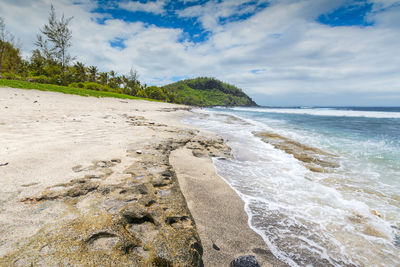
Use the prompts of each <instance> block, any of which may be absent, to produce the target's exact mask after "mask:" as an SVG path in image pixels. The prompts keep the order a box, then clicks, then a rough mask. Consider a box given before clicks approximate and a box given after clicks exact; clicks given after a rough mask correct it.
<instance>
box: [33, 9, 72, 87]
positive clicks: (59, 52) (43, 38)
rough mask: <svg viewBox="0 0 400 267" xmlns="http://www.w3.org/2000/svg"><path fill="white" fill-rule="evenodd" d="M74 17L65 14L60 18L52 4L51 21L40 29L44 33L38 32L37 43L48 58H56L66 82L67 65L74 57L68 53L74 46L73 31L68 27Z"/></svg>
mask: <svg viewBox="0 0 400 267" xmlns="http://www.w3.org/2000/svg"><path fill="white" fill-rule="evenodd" d="M72 18H73V17H69V18H65V16H64V14H63V15H62V17H61V19H60V20H58V19H57V16H56V11H55V9H54V7H53V5H51V8H50V13H49V23H48V24H45V25H44V27H43V28H42V29H41V30H40V32H41V33H42V34H43V35H40V34H38V36H37V41H36V43H35V44H36V45H37V46H38V47H39V49H40V50H41V51H42V54H43V55H44V56H45V57H47V59H55V60H56V61H57V63H59V64H60V65H61V73H62V79H63V82H64V74H65V67H66V66H67V65H68V64H69V62H70V61H71V60H73V59H74V58H73V57H72V56H71V55H70V54H69V53H68V48H70V47H71V46H72V43H71V38H72V31H71V30H70V29H69V28H68V25H69V23H70V22H71V20H72Z"/></svg>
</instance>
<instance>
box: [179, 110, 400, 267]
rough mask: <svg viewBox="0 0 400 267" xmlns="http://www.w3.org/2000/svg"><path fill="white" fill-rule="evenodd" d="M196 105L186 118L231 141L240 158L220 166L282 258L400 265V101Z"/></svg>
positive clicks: (300, 261)
mask: <svg viewBox="0 0 400 267" xmlns="http://www.w3.org/2000/svg"><path fill="white" fill-rule="evenodd" d="M197 114H198V115H197V116H194V117H192V118H190V119H187V122H189V123H193V124H195V125H198V126H200V127H202V128H205V129H208V130H212V131H214V132H216V133H218V134H219V135H221V136H222V137H224V138H225V139H226V140H227V141H228V144H229V145H230V146H231V148H232V150H233V153H234V159H232V160H218V159H214V164H215V166H216V168H217V172H218V174H219V175H220V176H221V177H222V178H224V179H225V180H226V181H227V182H228V183H229V184H230V185H231V186H232V187H233V188H234V189H235V190H236V191H237V192H238V193H239V195H240V196H241V198H242V199H243V200H244V201H245V203H246V205H245V209H246V212H247V213H248V214H249V215H250V219H249V223H250V225H251V227H252V228H253V229H254V230H255V231H256V232H258V233H259V234H260V235H261V236H262V237H263V238H264V240H265V242H266V243H267V244H268V246H269V247H270V249H271V251H272V252H273V253H274V254H275V255H276V256H277V257H278V258H280V259H281V260H283V261H285V262H287V263H289V264H290V265H291V266H306V265H309V266H400V238H399V236H400V109H396V108H373V109H371V108H293V109H289V108H273V109H271V108H233V109H227V108H213V109H207V110H198V111H197ZM257 133H258V134H257ZM259 133H263V134H262V135H260V134H259ZM314 148H315V149H314ZM321 162H322V163H321ZM324 162H329V163H332V164H325V163H324ZM310 165H311V167H310Z"/></svg>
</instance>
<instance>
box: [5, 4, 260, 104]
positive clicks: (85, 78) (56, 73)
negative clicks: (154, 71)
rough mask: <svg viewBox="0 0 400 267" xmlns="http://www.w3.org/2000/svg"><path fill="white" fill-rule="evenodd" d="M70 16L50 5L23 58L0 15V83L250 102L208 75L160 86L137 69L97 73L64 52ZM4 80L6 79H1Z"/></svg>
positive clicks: (180, 100)
mask: <svg viewBox="0 0 400 267" xmlns="http://www.w3.org/2000/svg"><path fill="white" fill-rule="evenodd" d="M71 20H72V17H70V18H66V17H64V14H63V15H62V16H61V18H60V19H59V18H57V14H56V11H55V9H54V7H53V5H51V8H50V12H49V18H48V23H47V24H45V25H44V26H43V27H42V28H41V29H40V31H39V34H38V35H37V40H36V42H35V45H36V47H37V48H36V49H34V50H33V51H32V56H31V57H30V58H29V59H28V60H24V59H22V57H21V52H20V49H19V48H18V45H16V44H15V42H14V36H13V35H12V34H11V33H9V32H8V31H7V30H6V26H5V22H4V19H2V18H1V17H0V86H10V87H18V88H25V89H39V90H46V91H57V92H63V93H67V94H78V95H86V96H89V95H90V96H97V97H118V98H132V99H135V98H151V99H155V100H159V101H166V102H172V103H178V104H186V105H196V106H256V105H257V104H256V103H255V102H254V101H253V100H252V99H251V98H250V97H248V96H247V95H246V94H245V93H243V91H242V90H241V89H239V88H237V87H235V86H233V85H229V84H227V83H224V82H221V81H219V80H216V79H214V78H205V77H202V78H196V79H189V80H184V81H179V82H176V83H173V84H169V85H165V86H162V87H157V86H150V87H148V86H147V85H146V84H142V83H141V82H140V81H139V79H138V74H137V71H135V70H133V69H130V71H129V74H128V75H118V74H117V73H116V72H115V71H113V70H111V71H109V72H100V71H99V68H98V67H96V66H85V64H84V63H82V62H79V61H77V62H75V63H73V61H74V60H75V57H74V56H72V55H70V53H69V48H70V47H71V46H72V43H71V38H72V32H71V30H70V29H69V27H68V25H69V23H70V22H71ZM1 78H2V79H8V80H1Z"/></svg>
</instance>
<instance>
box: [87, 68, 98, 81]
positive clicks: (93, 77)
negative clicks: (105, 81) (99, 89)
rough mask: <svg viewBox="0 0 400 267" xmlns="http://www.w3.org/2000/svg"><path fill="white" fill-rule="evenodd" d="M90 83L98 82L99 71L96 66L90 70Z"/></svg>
mask: <svg viewBox="0 0 400 267" xmlns="http://www.w3.org/2000/svg"><path fill="white" fill-rule="evenodd" d="M87 70H88V73H89V81H91V82H93V83H94V82H96V77H97V72H98V71H99V70H98V69H97V67H96V66H90V67H89V68H88V69H87Z"/></svg>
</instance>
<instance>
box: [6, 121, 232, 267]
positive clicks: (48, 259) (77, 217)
mask: <svg viewBox="0 0 400 267" xmlns="http://www.w3.org/2000/svg"><path fill="white" fill-rule="evenodd" d="M126 118H127V123H129V124H130V125H132V126H134V127H137V126H139V127H151V128H152V129H154V130H156V131H164V132H167V133H168V134H170V136H171V138H169V139H166V138H157V137H156V136H155V137H154V138H152V142H151V143H143V144H134V145H133V148H132V149H127V154H128V155H129V158H130V159H132V164H130V166H129V167H128V168H126V169H125V170H124V171H123V173H122V174H115V172H114V168H116V167H117V166H118V165H119V164H121V160H120V159H104V160H102V161H94V162H93V164H92V165H90V166H81V165H77V166H74V167H73V168H72V169H71V172H73V173H82V177H81V178H78V179H72V180H70V181H69V182H68V183H62V184H55V185H53V186H50V187H48V188H46V189H45V190H44V191H43V192H42V193H41V194H39V195H36V196H29V197H26V198H23V199H21V200H20V201H21V202H23V203H25V205H31V206H32V208H35V207H36V206H39V205H42V204H43V203H54V202H57V203H62V204H63V205H64V206H65V213H68V216H64V219H60V220H59V221H56V222H55V223H51V224H47V225H44V226H43V228H41V230H40V231H39V232H37V233H36V234H35V235H33V236H31V237H29V238H27V239H23V240H20V241H19V242H18V243H17V244H16V245H15V249H14V250H13V251H11V252H10V253H8V254H6V255H5V256H3V257H2V258H0V265H2V266H60V265H64V266H201V264H202V260H201V257H202V245H201V241H200V238H199V235H198V233H197V230H196V225H195V223H194V220H193V217H192V215H191V214H190V211H189V209H188V208H187V205H186V201H185V199H184V197H183V195H182V193H181V191H180V188H179V184H178V181H177V178H176V174H175V171H174V170H173V168H172V167H171V165H170V163H169V155H170V153H171V151H173V150H175V149H177V148H180V147H183V146H186V147H187V148H189V149H191V150H192V151H193V155H195V156H198V157H206V156H220V157H229V156H230V155H231V154H230V149H229V148H228V147H227V146H226V145H225V143H224V142H223V140H222V139H221V138H209V137H204V136H201V135H199V133H198V132H196V131H194V130H189V129H180V128H175V127H167V126H166V125H164V124H156V123H150V122H147V121H145V119H144V118H143V117H129V116H126ZM138 149H140V151H141V152H142V153H136V152H137V150H138Z"/></svg>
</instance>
